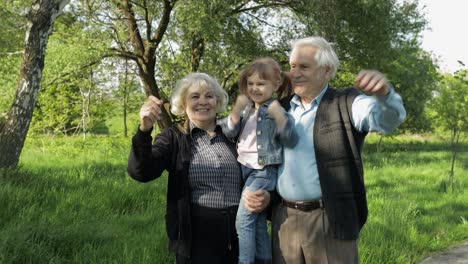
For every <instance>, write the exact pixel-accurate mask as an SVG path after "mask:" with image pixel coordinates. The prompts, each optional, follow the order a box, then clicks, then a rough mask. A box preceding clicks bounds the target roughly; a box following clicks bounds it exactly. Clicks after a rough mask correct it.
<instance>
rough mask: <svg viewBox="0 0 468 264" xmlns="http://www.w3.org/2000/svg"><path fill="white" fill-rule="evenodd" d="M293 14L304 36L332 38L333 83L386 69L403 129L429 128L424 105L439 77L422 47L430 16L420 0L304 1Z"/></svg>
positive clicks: (349, 81)
mask: <svg viewBox="0 0 468 264" xmlns="http://www.w3.org/2000/svg"><path fill="white" fill-rule="evenodd" d="M295 14H296V15H297V16H298V19H299V20H300V21H301V22H302V24H303V25H304V29H303V31H304V34H305V35H320V36H324V37H325V38H327V39H328V40H329V41H331V42H333V43H334V45H335V48H336V50H337V53H338V56H339V58H340V60H341V63H342V66H341V67H340V69H339V71H338V74H337V77H336V78H335V79H334V80H332V85H334V86H337V87H346V86H349V85H350V84H352V81H353V79H354V76H355V75H356V74H357V73H358V72H359V71H360V70H361V69H377V70H379V71H382V72H383V73H385V74H386V75H387V77H388V78H389V80H390V81H391V82H392V83H393V85H394V86H395V88H396V89H397V91H398V93H400V94H401V95H402V97H403V100H404V103H405V107H406V110H407V116H408V118H407V120H406V122H405V123H404V124H403V125H402V126H401V129H404V130H409V131H421V130H424V129H427V128H428V127H429V124H428V123H429V121H428V120H426V119H424V116H423V113H424V111H423V110H424V107H425V105H426V104H427V102H428V100H429V99H430V97H431V91H432V90H433V88H434V85H435V83H436V81H437V68H436V67H435V66H434V63H433V62H432V60H431V58H430V56H429V55H428V54H427V53H426V52H424V51H423V50H422V49H421V48H420V42H419V37H420V34H421V32H422V30H424V28H425V26H426V24H427V21H426V20H425V19H424V17H423V16H422V15H421V14H420V13H419V11H418V3H417V1H396V0H368V1H358V0H342V1H338V0H315V1H303V2H302V5H301V6H300V7H299V8H298V12H296V13H295Z"/></svg>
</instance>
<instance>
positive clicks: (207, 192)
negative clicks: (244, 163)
mask: <svg viewBox="0 0 468 264" xmlns="http://www.w3.org/2000/svg"><path fill="white" fill-rule="evenodd" d="M191 134H192V162H191V164H190V168H189V184H190V188H191V198H192V203H194V204H197V205H201V206H205V207H210V208H226V207H230V206H234V205H239V201H240V197H241V188H242V186H241V184H242V176H241V171H240V166H239V164H238V163H237V160H236V157H235V156H234V155H233V153H232V152H231V150H230V149H229V146H228V145H227V143H226V142H227V139H226V137H225V136H224V135H223V134H222V132H221V131H220V128H219V127H217V128H216V136H215V137H213V138H211V139H210V136H209V135H208V134H207V133H206V132H205V131H204V130H201V129H198V128H191Z"/></svg>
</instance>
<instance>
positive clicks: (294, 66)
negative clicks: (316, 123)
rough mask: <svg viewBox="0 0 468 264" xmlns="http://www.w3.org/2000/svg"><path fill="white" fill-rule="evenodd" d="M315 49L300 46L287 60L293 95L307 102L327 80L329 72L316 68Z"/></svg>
mask: <svg viewBox="0 0 468 264" xmlns="http://www.w3.org/2000/svg"><path fill="white" fill-rule="evenodd" d="M316 50H317V49H316V48H315V47H311V46H302V47H297V48H295V49H294V50H293V51H292V53H291V56H290V58H289V64H290V65H291V70H290V72H291V80H292V84H293V87H294V93H295V94H297V95H298V96H300V97H301V98H302V99H305V100H307V101H311V100H313V99H314V98H315V97H316V96H317V95H318V94H319V93H320V91H321V90H322V88H323V87H324V86H325V84H326V83H327V82H328V79H329V77H328V76H329V71H330V70H327V69H326V68H324V67H318V65H317V63H316V61H315V53H316Z"/></svg>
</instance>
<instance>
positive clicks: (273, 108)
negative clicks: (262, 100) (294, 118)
mask: <svg viewBox="0 0 468 264" xmlns="http://www.w3.org/2000/svg"><path fill="white" fill-rule="evenodd" d="M267 112H268V114H269V115H270V116H271V117H272V118H273V119H274V120H275V123H276V127H277V128H283V127H284V126H285V125H286V121H287V119H286V114H285V111H284V109H283V107H281V105H280V103H279V102H278V100H274V101H273V102H271V103H270V105H269V106H268V109H267Z"/></svg>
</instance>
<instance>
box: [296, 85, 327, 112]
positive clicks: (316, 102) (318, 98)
mask: <svg viewBox="0 0 468 264" xmlns="http://www.w3.org/2000/svg"><path fill="white" fill-rule="evenodd" d="M328 87H329V86H328V83H326V84H325V86H324V87H323V89H322V91H320V93H319V94H318V95H317V96H316V97H315V98H314V99H313V100H312V101H311V102H310V104H309V105H318V104H320V101H322V98H323V95H324V94H325V93H326V92H327V90H328ZM301 105H302V101H301V98H300V97H299V96H298V95H297V94H295V95H294V96H293V98H292V99H291V108H295V107H297V106H301Z"/></svg>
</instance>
